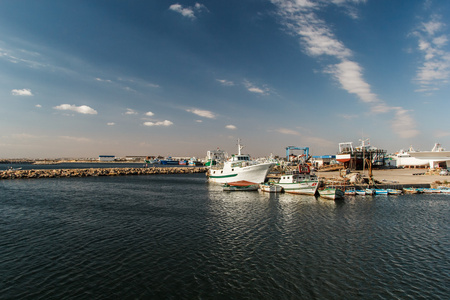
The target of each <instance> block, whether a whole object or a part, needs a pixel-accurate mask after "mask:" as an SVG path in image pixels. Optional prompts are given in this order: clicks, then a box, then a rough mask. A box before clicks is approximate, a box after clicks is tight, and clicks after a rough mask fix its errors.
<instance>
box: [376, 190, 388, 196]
mask: <svg viewBox="0 0 450 300" xmlns="http://www.w3.org/2000/svg"><path fill="white" fill-rule="evenodd" d="M374 191H375V195H387V194H388V191H387V190H386V189H374Z"/></svg>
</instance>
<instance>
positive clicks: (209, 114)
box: [186, 108, 216, 119]
mask: <svg viewBox="0 0 450 300" xmlns="http://www.w3.org/2000/svg"><path fill="white" fill-rule="evenodd" d="M186 111H187V112H190V113H193V114H195V115H197V116H200V117H204V118H208V119H215V118H216V115H215V114H214V113H213V112H211V111H209V110H202V109H196V108H192V109H186Z"/></svg>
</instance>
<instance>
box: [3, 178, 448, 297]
mask: <svg viewBox="0 0 450 300" xmlns="http://www.w3.org/2000/svg"><path fill="white" fill-rule="evenodd" d="M0 270H1V272H0V298H1V299H448V296H449V295H450V284H449V283H450V195H445V194H433V195H399V196H356V197H347V198H346V199H345V200H344V201H339V202H335V201H330V200H323V199H321V198H316V197H312V196H298V195H289V194H267V193H261V192H223V191H222V189H221V187H220V185H213V184H208V183H207V182H206V180H205V175H204V174H189V175H153V176H147V175H143V176H120V177H89V178H52V179H24V180H2V181H0Z"/></svg>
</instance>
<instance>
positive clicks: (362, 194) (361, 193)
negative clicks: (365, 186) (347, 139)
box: [355, 190, 366, 196]
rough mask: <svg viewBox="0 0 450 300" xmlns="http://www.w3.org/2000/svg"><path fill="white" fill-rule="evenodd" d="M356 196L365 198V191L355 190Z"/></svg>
mask: <svg viewBox="0 0 450 300" xmlns="http://www.w3.org/2000/svg"><path fill="white" fill-rule="evenodd" d="M355 192H356V195H360V196H365V195H366V191H365V190H355Z"/></svg>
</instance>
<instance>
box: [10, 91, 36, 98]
mask: <svg viewBox="0 0 450 300" xmlns="http://www.w3.org/2000/svg"><path fill="white" fill-rule="evenodd" d="M11 94H12V95H13V96H34V95H33V93H32V92H31V90H30V89H21V90H17V89H14V90H11Z"/></svg>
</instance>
